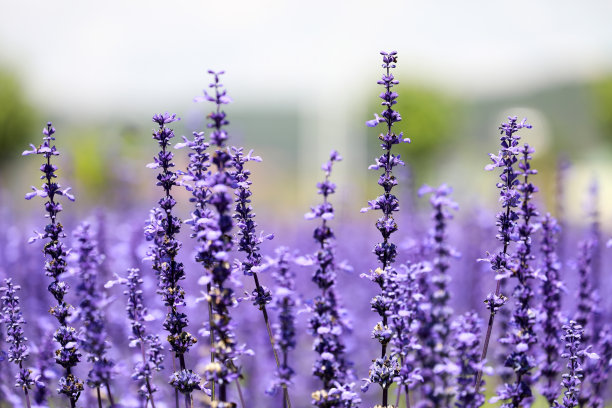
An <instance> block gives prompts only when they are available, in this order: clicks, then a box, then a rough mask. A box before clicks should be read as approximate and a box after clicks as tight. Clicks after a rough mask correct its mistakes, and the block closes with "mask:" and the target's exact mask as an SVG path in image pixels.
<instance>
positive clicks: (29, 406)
mask: <svg viewBox="0 0 612 408" xmlns="http://www.w3.org/2000/svg"><path fill="white" fill-rule="evenodd" d="M23 392H24V393H25V399H26V407H27V408H31V407H32V405H31V404H30V394H29V393H28V389H27V388H24V389H23Z"/></svg>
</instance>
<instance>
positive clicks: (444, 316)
mask: <svg viewBox="0 0 612 408" xmlns="http://www.w3.org/2000/svg"><path fill="white" fill-rule="evenodd" d="M451 192H452V189H451V188H450V187H448V186H447V185H446V184H443V185H441V186H440V187H438V188H432V187H429V186H427V185H425V186H423V187H422V188H421V189H420V190H419V195H420V196H422V195H424V194H431V196H430V199H429V203H430V204H431V207H432V209H433V213H432V216H431V218H432V220H433V221H434V227H433V228H432V230H431V232H430V243H429V244H428V245H427V246H429V247H430V248H431V249H432V251H433V257H434V258H433V274H434V275H433V276H432V278H431V282H432V284H433V286H434V287H433V290H431V291H429V292H428V293H427V296H428V297H429V299H427V302H428V303H429V304H430V305H431V314H430V317H429V319H428V320H429V321H428V322H427V325H428V326H429V327H430V329H429V330H428V335H427V336H426V337H425V338H423V339H422V340H423V346H424V348H426V350H424V352H423V353H422V354H421V355H422V356H424V357H425V361H424V362H423V365H424V369H423V370H422V371H421V375H422V376H423V379H424V389H425V396H426V399H427V400H429V401H430V402H431V403H432V404H433V406H434V407H448V406H449V405H450V403H451V399H452V397H453V387H452V386H451V382H452V377H453V375H452V374H453V373H452V370H453V368H452V366H451V365H449V361H450V352H451V350H450V347H449V335H450V318H451V316H452V314H453V309H452V308H451V307H450V306H449V304H448V301H449V299H450V293H449V291H448V283H449V282H450V277H449V276H448V272H447V271H448V268H449V267H450V264H449V259H450V258H451V257H453V256H455V257H456V256H458V253H457V252H456V251H455V250H454V249H453V248H451V246H450V245H449V244H448V242H447V241H448V233H447V225H446V224H447V221H449V220H451V219H452V218H453V215H452V213H451V211H450V210H457V209H458V205H457V203H455V202H454V201H453V200H451V199H450V197H449V195H450V193H451Z"/></svg>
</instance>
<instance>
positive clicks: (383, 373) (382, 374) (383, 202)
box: [361, 51, 410, 407]
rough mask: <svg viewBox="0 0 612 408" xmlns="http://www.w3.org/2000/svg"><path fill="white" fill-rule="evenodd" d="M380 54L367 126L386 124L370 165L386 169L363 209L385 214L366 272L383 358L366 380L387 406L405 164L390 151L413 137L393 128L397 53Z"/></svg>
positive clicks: (392, 371)
mask: <svg viewBox="0 0 612 408" xmlns="http://www.w3.org/2000/svg"><path fill="white" fill-rule="evenodd" d="M381 55H382V60H383V64H382V67H383V69H384V70H385V73H384V74H383V75H382V78H381V80H380V81H378V84H379V85H382V86H383V87H384V88H385V91H384V92H383V93H382V94H381V95H380V98H381V99H382V100H383V102H382V103H381V105H382V106H383V107H384V110H383V112H382V113H381V116H378V115H376V116H375V118H374V119H373V120H370V121H368V122H367V123H366V125H367V126H369V127H375V126H377V125H378V124H379V123H385V124H386V125H387V128H386V131H385V133H381V134H380V136H379V137H378V138H379V139H380V141H381V147H382V149H383V151H384V153H383V154H382V155H381V156H380V157H378V158H377V159H376V162H375V163H374V164H373V165H371V166H370V167H369V168H370V169H372V170H379V169H380V170H383V173H382V174H381V175H380V178H379V179H378V184H379V185H380V186H381V187H382V188H383V190H384V193H383V194H382V195H381V196H379V197H378V198H376V199H375V200H372V201H370V202H369V203H368V204H369V208H363V209H362V210H361V211H362V212H365V211H368V210H380V211H381V212H382V216H381V217H380V218H379V219H378V221H377V222H376V228H377V229H378V231H380V234H381V235H382V238H383V241H382V242H381V243H379V244H377V245H376V246H375V247H374V253H375V254H376V257H377V258H378V261H379V262H380V264H381V267H379V268H378V269H376V271H372V272H370V274H369V275H366V276H367V277H369V278H370V280H372V281H373V282H376V283H377V284H378V285H379V287H380V290H381V294H380V295H377V296H376V297H374V298H373V299H372V302H371V304H372V305H373V306H372V308H373V310H374V311H376V312H377V313H378V314H379V315H380V317H381V322H379V323H378V324H377V325H376V327H375V329H374V334H373V336H374V337H375V338H376V339H378V341H379V342H380V344H381V357H380V358H378V359H376V360H375V361H374V363H373V364H372V366H371V367H370V377H369V379H368V380H367V381H368V382H372V383H377V384H379V385H380V387H381V389H382V405H383V406H384V407H386V406H387V404H388V391H389V386H390V385H391V383H392V382H393V378H395V377H396V373H395V371H396V370H397V369H398V368H397V365H398V364H397V361H395V360H393V359H391V357H390V356H388V355H387V345H388V343H389V341H390V339H391V336H390V335H387V333H389V328H388V311H389V308H390V306H391V301H392V297H391V295H390V294H389V293H387V290H388V289H389V280H390V279H391V277H392V276H393V275H394V274H395V271H394V269H393V267H392V264H393V262H394V261H395V256H396V255H397V247H396V245H395V244H393V243H391V242H389V238H390V236H391V234H393V233H394V232H395V231H397V224H396V222H395V220H394V219H393V213H394V212H396V211H398V210H399V200H398V199H397V197H396V196H394V195H393V194H391V190H392V189H393V187H394V186H395V185H396V184H397V180H396V179H395V176H394V175H393V168H394V167H396V166H398V165H403V164H404V162H402V160H401V158H400V156H399V155H394V154H391V148H392V147H393V145H396V144H399V143H402V142H410V140H409V139H404V138H403V134H402V133H400V134H399V135H396V134H395V132H394V131H393V125H394V124H395V123H397V122H399V121H401V120H402V118H401V116H400V114H399V112H397V111H395V110H393V105H395V104H396V103H397V100H396V99H397V96H398V95H397V93H396V92H393V91H392V88H393V86H395V85H397V84H398V83H399V81H397V80H396V79H395V77H394V76H393V74H391V69H392V68H395V66H396V65H395V64H396V63H397V52H395V51H393V52H390V53H387V52H384V51H383V52H381ZM374 305H376V306H374Z"/></svg>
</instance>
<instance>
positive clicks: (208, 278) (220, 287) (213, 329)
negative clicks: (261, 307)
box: [190, 71, 240, 408]
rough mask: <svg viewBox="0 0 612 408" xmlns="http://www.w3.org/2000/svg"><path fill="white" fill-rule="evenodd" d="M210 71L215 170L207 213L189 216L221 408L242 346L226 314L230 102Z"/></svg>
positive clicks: (210, 369) (208, 183)
mask: <svg viewBox="0 0 612 408" xmlns="http://www.w3.org/2000/svg"><path fill="white" fill-rule="evenodd" d="M209 72H210V73H211V74H212V75H213V76H214V80H213V83H211V84H210V87H211V88H213V89H214V90H215V94H214V96H211V95H208V94H205V96H206V100H209V101H212V102H214V103H215V105H216V109H215V110H214V111H213V112H211V113H210V114H209V115H208V118H209V119H210V123H208V124H207V126H208V128H210V129H213V130H212V133H211V136H210V139H211V142H212V144H213V145H215V146H216V150H215V152H214V153H213V154H212V155H211V161H212V163H213V165H214V166H215V171H214V172H211V174H210V175H208V176H207V177H206V179H205V180H204V181H202V184H203V186H205V187H206V188H208V189H209V190H210V197H209V198H208V199H207V201H206V204H207V205H208V206H209V207H210V209H211V211H207V212H206V213H205V214H204V215H203V216H201V218H198V216H197V215H196V216H193V215H192V220H190V223H192V224H193V226H194V228H195V227H196V225H197V228H198V229H199V230H198V233H197V235H195V238H197V240H198V247H197V249H196V252H197V255H196V261H198V262H200V263H202V266H203V267H204V269H205V274H204V276H203V277H202V278H201V279H200V281H201V282H202V283H205V284H206V285H207V291H206V299H207V302H208V304H209V307H210V313H211V318H210V321H209V329H210V330H209V333H210V336H211V343H212V344H211V349H212V355H213V356H214V358H215V360H218V361H211V363H210V364H208V366H207V367H206V369H205V378H206V380H207V382H208V383H209V384H210V386H211V387H212V388H213V389H216V388H217V386H218V393H214V394H213V404H217V405H216V406H218V407H219V408H221V407H226V406H231V404H232V403H230V402H229V401H228V396H227V385H228V384H231V383H232V382H234V381H235V380H236V379H237V378H238V377H239V373H238V370H237V368H236V366H235V364H234V360H235V359H236V358H237V357H238V356H239V354H240V350H239V348H238V347H236V341H235V336H234V329H233V327H232V324H231V316H230V313H229V309H230V308H232V307H233V306H234V305H235V303H236V298H235V295H234V291H233V289H232V288H231V287H230V286H228V280H229V279H230V275H231V273H232V268H231V265H230V263H229V253H230V252H231V251H232V248H233V240H232V237H231V232H232V228H233V226H234V222H233V220H232V217H231V215H230V211H231V205H232V201H233V200H232V196H231V191H232V190H233V188H234V187H235V183H236V182H235V180H234V177H233V176H232V174H231V172H230V171H231V167H232V157H231V155H230V154H229V153H228V152H227V150H226V148H225V142H226V141H227V139H228V134H227V131H226V130H225V128H224V126H226V125H228V124H229V122H228V120H227V119H226V114H225V112H224V111H223V110H222V109H221V107H222V105H224V104H227V103H229V102H230V99H229V98H228V97H227V95H226V91H225V89H223V85H222V84H221V82H220V75H221V74H222V72H219V73H215V72H212V71H209ZM192 236H194V235H192Z"/></svg>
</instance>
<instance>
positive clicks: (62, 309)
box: [23, 122, 83, 408]
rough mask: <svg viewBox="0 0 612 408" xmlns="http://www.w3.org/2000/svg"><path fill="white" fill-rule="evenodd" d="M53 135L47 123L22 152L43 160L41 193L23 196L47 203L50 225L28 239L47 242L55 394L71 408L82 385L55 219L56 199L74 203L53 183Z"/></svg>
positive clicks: (61, 233) (59, 230)
mask: <svg viewBox="0 0 612 408" xmlns="http://www.w3.org/2000/svg"><path fill="white" fill-rule="evenodd" d="M54 134H55V128H54V127H53V125H52V124H51V122H49V123H47V127H46V128H44V129H43V135H44V137H43V143H42V144H41V145H40V146H39V147H36V146H33V145H32V150H31V151H25V152H23V155H24V156H26V155H30V154H39V155H42V156H44V158H45V161H44V162H43V164H42V166H41V167H40V171H41V172H42V173H43V175H42V176H41V179H43V180H44V183H43V186H42V190H37V189H36V188H34V187H32V189H33V190H34V193H30V194H28V195H26V199H27V200H29V199H31V198H32V197H34V196H36V195H37V196H39V197H42V198H45V199H46V200H47V201H46V202H45V210H46V212H47V218H49V224H47V226H46V227H45V232H44V233H41V234H37V236H36V237H34V238H32V239H30V242H34V241H36V240H38V239H48V242H47V244H46V245H45V246H44V249H43V252H44V254H45V274H46V275H47V276H48V277H50V278H52V279H53V282H51V284H50V285H49V287H48V290H49V292H50V293H51V294H52V295H53V297H54V298H55V300H56V301H57V305H55V306H53V307H52V308H51V310H50V313H51V315H53V316H54V317H55V318H56V319H57V321H58V323H59V325H60V326H59V328H58V330H57V331H56V332H55V335H54V336H53V338H54V339H55V341H56V342H57V343H59V346H60V348H59V350H56V359H55V361H56V362H57V363H58V364H60V365H61V366H62V367H64V369H65V376H64V377H62V378H60V383H59V384H60V387H59V389H58V392H59V393H60V394H64V395H66V396H67V397H68V398H69V399H70V405H71V407H72V408H74V407H75V406H76V402H77V400H78V399H79V396H80V394H81V391H83V383H82V382H81V381H80V380H79V379H78V378H77V377H76V376H74V374H73V373H72V369H73V368H74V367H75V366H76V365H77V364H78V362H79V361H80V360H81V354H80V353H79V350H78V339H77V338H76V337H75V336H74V334H73V333H74V331H75V330H74V328H72V327H70V326H69V325H68V321H69V317H70V315H71V314H72V311H71V309H72V307H71V306H70V305H69V304H68V303H66V300H65V296H66V293H67V292H68V288H69V287H68V285H67V284H66V283H65V282H64V281H62V280H60V278H61V277H62V275H63V273H64V272H65V271H66V256H67V255H68V250H67V249H66V247H65V245H64V243H63V242H62V241H61V239H62V238H65V236H66V235H65V234H64V228H63V226H62V224H61V223H59V222H58V220H57V217H58V214H59V213H60V212H61V211H62V206H61V204H60V203H59V202H57V201H56V200H57V197H58V196H64V197H66V198H68V199H69V200H71V201H74V197H73V196H72V195H71V194H69V191H70V189H69V188H68V189H65V190H62V189H61V187H60V185H59V184H58V183H57V182H56V181H55V179H56V178H57V175H56V174H55V172H56V171H57V167H56V166H55V165H53V164H51V157H53V156H58V155H59V152H58V151H57V149H56V147H55V145H53V142H54V141H55V137H54V136H53V135H54ZM67 335H69V336H70V337H71V340H70V341H67V340H66V336H67Z"/></svg>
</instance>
